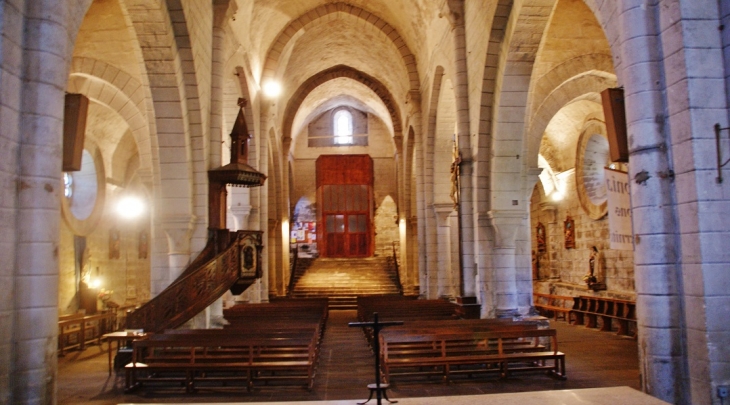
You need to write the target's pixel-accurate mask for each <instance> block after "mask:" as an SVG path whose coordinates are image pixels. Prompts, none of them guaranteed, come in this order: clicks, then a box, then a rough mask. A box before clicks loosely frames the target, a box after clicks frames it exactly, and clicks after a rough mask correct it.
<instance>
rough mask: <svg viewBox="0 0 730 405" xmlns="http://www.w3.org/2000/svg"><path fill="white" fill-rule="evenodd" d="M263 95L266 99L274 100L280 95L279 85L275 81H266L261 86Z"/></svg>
mask: <svg viewBox="0 0 730 405" xmlns="http://www.w3.org/2000/svg"><path fill="white" fill-rule="evenodd" d="M263 91H264V95H265V96H266V97H268V98H276V97H279V95H280V94H281V84H279V82H277V81H275V80H267V81H266V82H265V83H264V86H263Z"/></svg>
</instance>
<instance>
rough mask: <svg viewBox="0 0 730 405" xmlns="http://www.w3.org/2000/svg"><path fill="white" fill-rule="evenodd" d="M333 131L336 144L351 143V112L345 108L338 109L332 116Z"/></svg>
mask: <svg viewBox="0 0 730 405" xmlns="http://www.w3.org/2000/svg"><path fill="white" fill-rule="evenodd" d="M333 121H334V133H335V144H336V145H350V144H352V114H350V112H349V111H347V110H338V111H337V112H335V116H334V120H333Z"/></svg>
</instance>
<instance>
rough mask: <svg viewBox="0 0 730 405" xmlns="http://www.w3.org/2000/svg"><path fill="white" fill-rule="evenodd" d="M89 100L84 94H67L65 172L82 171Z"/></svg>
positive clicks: (64, 139)
mask: <svg viewBox="0 0 730 405" xmlns="http://www.w3.org/2000/svg"><path fill="white" fill-rule="evenodd" d="M88 111H89V99H88V98H87V97H86V96H84V95H83V94H66V104H65V106H64V111H63V171H64V172H76V171H79V170H81V153H82V152H83V151H84V134H85V133H86V114H87V113H88Z"/></svg>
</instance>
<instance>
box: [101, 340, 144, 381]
mask: <svg viewBox="0 0 730 405" xmlns="http://www.w3.org/2000/svg"><path fill="white" fill-rule="evenodd" d="M145 337H147V334H146V333H135V332H124V331H120V332H111V333H106V334H104V335H103V336H102V338H105V339H106V340H107V342H109V347H108V352H109V375H111V374H112V342H117V352H118V351H119V347H120V345H121V344H122V342H127V341H129V340H135V339H144V338H145ZM125 344H126V343H125Z"/></svg>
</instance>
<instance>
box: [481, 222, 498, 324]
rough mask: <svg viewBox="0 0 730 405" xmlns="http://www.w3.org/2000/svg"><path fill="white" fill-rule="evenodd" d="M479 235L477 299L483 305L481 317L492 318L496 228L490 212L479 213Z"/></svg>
mask: <svg viewBox="0 0 730 405" xmlns="http://www.w3.org/2000/svg"><path fill="white" fill-rule="evenodd" d="M477 225H478V226H477V232H478V234H477V237H478V244H479V246H478V249H477V252H478V254H477V256H476V259H477V270H478V272H477V277H476V278H477V279H478V282H477V294H478V295H477V299H478V303H479V304H480V305H481V308H480V317H481V318H490V317H492V316H494V308H495V304H494V295H493V294H492V291H493V290H494V283H493V281H494V279H493V277H492V275H493V271H492V261H491V259H492V256H491V252H492V239H493V237H492V235H493V234H494V229H493V228H492V223H491V219H490V217H489V215H488V213H479V215H478V219H477Z"/></svg>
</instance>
